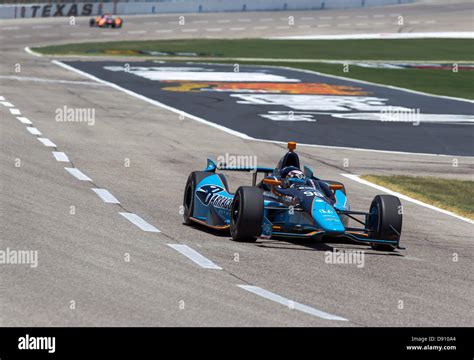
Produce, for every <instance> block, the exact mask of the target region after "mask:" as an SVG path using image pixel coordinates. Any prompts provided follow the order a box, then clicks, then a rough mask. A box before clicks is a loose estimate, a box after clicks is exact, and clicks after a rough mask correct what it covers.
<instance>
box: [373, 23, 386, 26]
mask: <svg viewBox="0 0 474 360" xmlns="http://www.w3.org/2000/svg"><path fill="white" fill-rule="evenodd" d="M375 25H376V26H382V25H385V23H384V22H376V23H375Z"/></svg>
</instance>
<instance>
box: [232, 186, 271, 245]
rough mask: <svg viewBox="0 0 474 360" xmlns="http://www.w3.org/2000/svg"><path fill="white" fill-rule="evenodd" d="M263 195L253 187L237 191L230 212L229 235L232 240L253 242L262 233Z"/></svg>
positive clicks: (242, 187) (245, 187)
mask: <svg viewBox="0 0 474 360" xmlns="http://www.w3.org/2000/svg"><path fill="white" fill-rule="evenodd" d="M263 205H264V202H263V193H262V190H261V189H259V188H257V187H253V186H241V187H239V188H238V189H237V191H236V193H235V196H234V200H233V202H232V207H231V210H230V234H231V236H232V240H234V241H240V242H255V241H256V240H257V237H258V236H260V234H261V233H262V221H263V210H264V206H263Z"/></svg>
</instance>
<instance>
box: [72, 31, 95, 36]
mask: <svg viewBox="0 0 474 360" xmlns="http://www.w3.org/2000/svg"><path fill="white" fill-rule="evenodd" d="M90 34H91V33H85V32H78V33H71V34H69V36H90Z"/></svg>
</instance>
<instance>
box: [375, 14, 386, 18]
mask: <svg viewBox="0 0 474 360" xmlns="http://www.w3.org/2000/svg"><path fill="white" fill-rule="evenodd" d="M384 17H385V15H374V18H384Z"/></svg>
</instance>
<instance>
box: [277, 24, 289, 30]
mask: <svg viewBox="0 0 474 360" xmlns="http://www.w3.org/2000/svg"><path fill="white" fill-rule="evenodd" d="M276 28H277V29H289V28H290V26H289V25H284V26H277V27H276Z"/></svg>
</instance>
